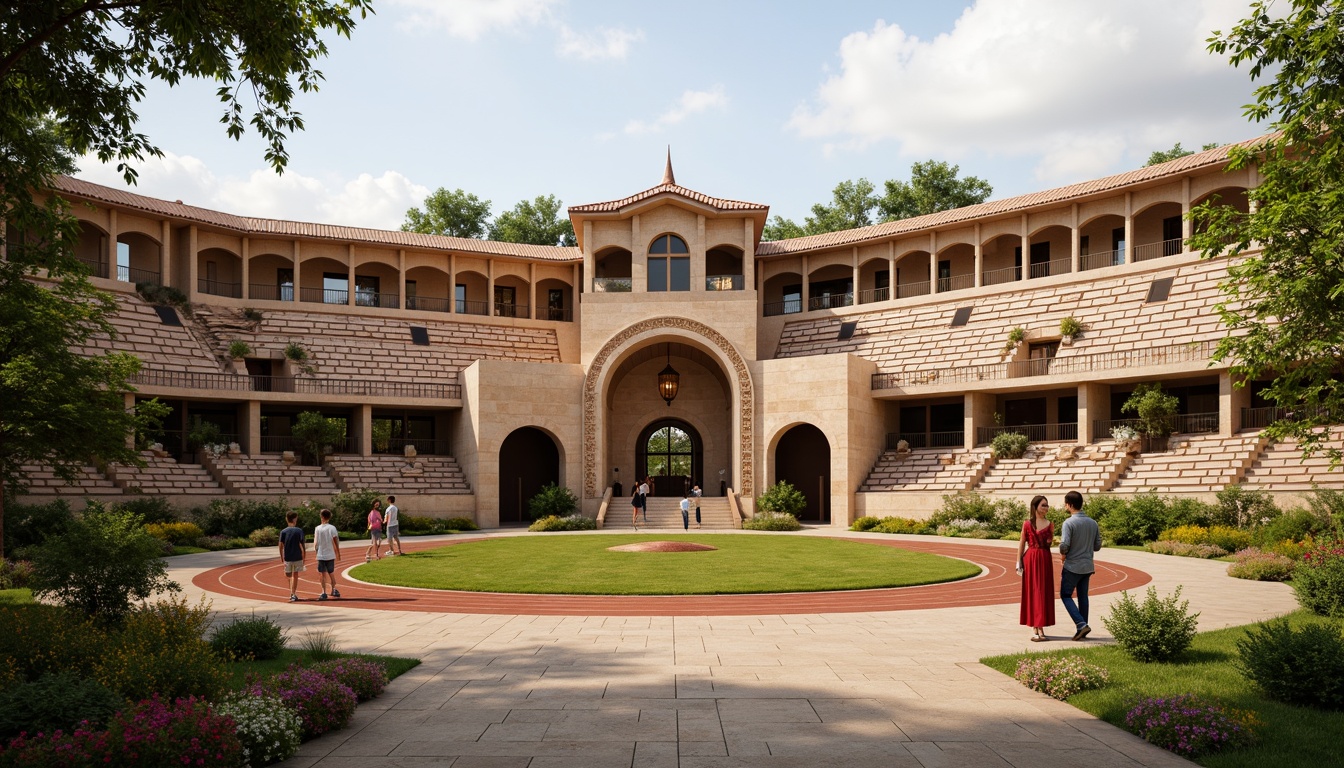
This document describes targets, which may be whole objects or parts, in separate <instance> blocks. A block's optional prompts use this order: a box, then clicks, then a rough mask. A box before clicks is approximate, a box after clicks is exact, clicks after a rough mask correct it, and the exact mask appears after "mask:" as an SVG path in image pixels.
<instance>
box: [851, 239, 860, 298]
mask: <svg viewBox="0 0 1344 768" xmlns="http://www.w3.org/2000/svg"><path fill="white" fill-rule="evenodd" d="M849 267H850V271H851V272H852V274H853V277H851V278H850V279H851V280H853V281H854V283H853V288H851V291H852V292H853V293H854V304H856V305H857V304H859V303H861V302H860V299H859V289H860V288H861V287H862V286H863V283H862V281H860V279H859V246H857V245H856V246H854V248H853V249H852V250H851V251H850V255H849Z"/></svg>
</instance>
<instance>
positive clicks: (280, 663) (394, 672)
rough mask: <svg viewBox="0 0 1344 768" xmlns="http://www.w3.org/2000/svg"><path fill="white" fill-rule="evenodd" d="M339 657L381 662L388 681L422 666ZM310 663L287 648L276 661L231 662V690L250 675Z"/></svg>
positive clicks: (380, 658) (394, 658) (393, 659)
mask: <svg viewBox="0 0 1344 768" xmlns="http://www.w3.org/2000/svg"><path fill="white" fill-rule="evenodd" d="M337 656H338V658H347V657H351V656H353V657H355V658H360V659H368V660H369V661H377V662H380V663H381V664H382V665H383V666H384V667H386V668H387V679H389V680H395V679H396V678H397V677H398V676H400V675H403V674H405V673H406V672H409V671H410V670H412V669H414V668H415V667H417V666H419V664H420V660H419V659H403V658H401V657H399V656H373V655H371V654H366V653H341V654H337ZM310 663H312V662H311V661H310V660H309V659H308V654H307V653H305V652H304V651H300V650H295V649H292V648H286V649H285V650H283V651H281V652H280V656H279V657H277V658H274V659H266V660H265V661H235V662H230V663H229V665H228V666H229V674H230V675H231V678H230V680H229V689H230V690H238V689H239V688H242V687H243V686H244V685H245V684H246V683H247V678H248V676H249V675H261V676H263V677H264V676H266V675H272V674H275V673H276V672H283V671H285V669H287V668H288V667H289V666H290V665H291V664H299V665H301V666H305V667H306V666H308V665H309V664H310Z"/></svg>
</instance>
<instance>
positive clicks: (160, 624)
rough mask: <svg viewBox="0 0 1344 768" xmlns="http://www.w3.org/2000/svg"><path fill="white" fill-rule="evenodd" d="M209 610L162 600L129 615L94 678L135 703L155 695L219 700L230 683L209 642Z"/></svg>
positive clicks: (105, 644)
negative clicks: (219, 696)
mask: <svg viewBox="0 0 1344 768" xmlns="http://www.w3.org/2000/svg"><path fill="white" fill-rule="evenodd" d="M209 626H210V606H209V604H208V603H206V602H205V601H204V599H202V601H201V602H200V603H198V604H196V605H191V604H189V603H187V602H186V601H185V600H174V599H169V600H162V601H160V602H158V603H153V604H150V605H145V606H141V607H139V608H136V609H135V610H134V611H131V613H130V614H128V615H127V617H126V620H125V623H124V626H123V627H122V628H121V629H120V631H117V632H112V633H109V634H108V635H107V637H106V638H104V639H103V641H102V648H101V649H100V652H99V654H98V656H97V658H96V659H95V660H94V663H93V665H92V676H93V677H94V678H95V679H96V680H98V681H99V682H100V683H102V684H103V685H105V686H107V687H108V688H110V689H112V690H113V691H116V692H117V693H119V694H121V695H122V696H124V697H125V698H127V699H129V700H131V701H137V700H140V699H147V698H150V697H151V696H154V695H156V694H157V695H159V696H162V697H164V698H166V699H168V700H170V701H171V700H172V699H175V698H178V697H182V696H203V697H206V698H214V697H215V696H217V695H218V694H219V693H220V692H221V691H222V690H223V689H224V686H225V684H226V682H227V681H228V671H227V670H226V669H225V666H224V660H223V659H221V658H220V657H219V656H217V655H215V653H214V651H213V650H211V648H210V644H209V643H207V642H206V641H205V639H204V637H205V632H206V630H207V629H208V628H209Z"/></svg>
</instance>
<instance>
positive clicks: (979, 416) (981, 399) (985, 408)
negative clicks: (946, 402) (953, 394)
mask: <svg viewBox="0 0 1344 768" xmlns="http://www.w3.org/2000/svg"><path fill="white" fill-rule="evenodd" d="M963 397H964V398H965V400H964V402H965V405H964V406H963V411H962V413H963V423H964V424H965V426H964V427H963V428H962V430H963V432H965V434H964V435H963V436H962V437H963V438H964V440H965V447H966V450H968V451H969V450H972V449H974V448H975V429H976V427H990V426H993V425H994V413H995V411H996V410H997V407H996V406H997V402H996V401H995V398H994V395H993V394H992V393H989V392H967V393H966V394H965V395H963Z"/></svg>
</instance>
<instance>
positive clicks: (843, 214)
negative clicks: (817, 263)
mask: <svg viewBox="0 0 1344 768" xmlns="http://www.w3.org/2000/svg"><path fill="white" fill-rule="evenodd" d="M873 189H874V187H873V183H872V182H871V181H869V180H867V179H859V180H857V181H842V182H840V183H839V184H836V185H835V189H833V190H831V204H830V205H827V204H825V203H817V204H816V205H814V206H812V215H811V216H808V217H807V218H806V219H805V220H804V222H803V225H802V226H799V225H798V224H796V223H794V222H793V221H792V220H790V219H785V218H782V217H780V216H776V217H775V218H774V223H773V224H767V225H766V226H765V228H764V229H762V230H761V237H762V238H764V239H766V240H780V239H784V238H787V237H803V236H805V235H818V234H821V233H823V232H839V231H840V230H842V229H854V228H855V227H866V226H868V225H869V224H872V223H873V207H874V206H876V205H877V197H875V196H874V195H873Z"/></svg>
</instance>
